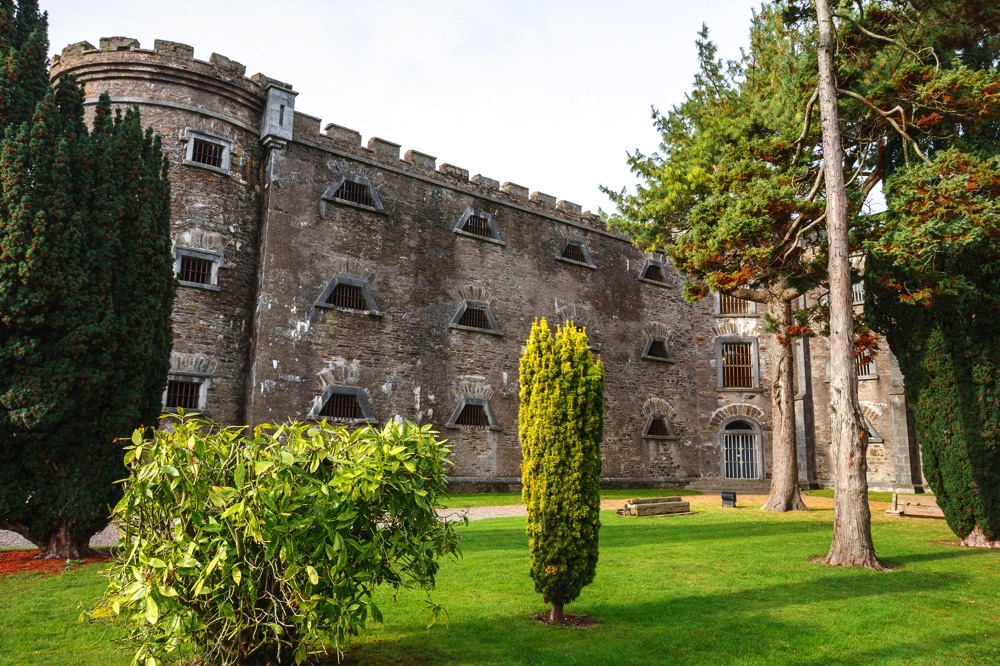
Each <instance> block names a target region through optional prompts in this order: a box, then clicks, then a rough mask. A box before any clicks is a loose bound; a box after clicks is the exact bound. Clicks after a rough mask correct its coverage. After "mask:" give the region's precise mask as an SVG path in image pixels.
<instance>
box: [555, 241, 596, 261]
mask: <svg viewBox="0 0 1000 666" xmlns="http://www.w3.org/2000/svg"><path fill="white" fill-rule="evenodd" d="M556 257H557V258H558V259H561V260H562V261H568V262H570V263H574V264H581V265H584V266H587V267H589V268H596V266H595V265H594V258H593V257H592V256H591V254H590V248H588V247H587V241H586V240H584V239H583V238H576V237H570V238H565V239H563V244H562V249H560V250H559V254H558V255H556Z"/></svg>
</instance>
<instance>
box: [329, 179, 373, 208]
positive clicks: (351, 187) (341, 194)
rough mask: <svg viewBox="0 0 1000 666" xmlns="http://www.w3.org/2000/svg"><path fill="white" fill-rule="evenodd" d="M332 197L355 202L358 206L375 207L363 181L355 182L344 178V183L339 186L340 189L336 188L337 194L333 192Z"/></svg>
mask: <svg viewBox="0 0 1000 666" xmlns="http://www.w3.org/2000/svg"><path fill="white" fill-rule="evenodd" d="M334 197H335V198H337V199H340V200H342V201H350V202H351V203H355V204H358V205H360V206H368V207H369V208H374V207H375V200H374V199H372V195H371V192H370V191H369V190H368V186H367V185H365V184H363V183H355V182H354V181H351V180H345V181H344V184H343V185H341V186H340V189H339V190H337V194H335V195H334Z"/></svg>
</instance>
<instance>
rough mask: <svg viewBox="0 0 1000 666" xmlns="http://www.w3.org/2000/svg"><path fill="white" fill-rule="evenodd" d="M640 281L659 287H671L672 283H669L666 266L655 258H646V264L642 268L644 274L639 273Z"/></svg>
mask: <svg viewBox="0 0 1000 666" xmlns="http://www.w3.org/2000/svg"><path fill="white" fill-rule="evenodd" d="M639 281H640V282H648V283H649V284H655V285H656V286H658V287H669V286H670V283H669V282H667V270H666V266H665V265H664V264H663V262H662V261H660V260H659V259H654V258H653V257H646V263H645V264H644V265H643V267H642V272H641V273H639Z"/></svg>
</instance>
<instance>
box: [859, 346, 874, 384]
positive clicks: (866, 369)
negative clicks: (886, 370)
mask: <svg viewBox="0 0 1000 666" xmlns="http://www.w3.org/2000/svg"><path fill="white" fill-rule="evenodd" d="M854 360H855V363H857V368H858V378H859V379H871V378H873V377H878V368H877V367H875V357H874V356H872V353H871V352H869V351H864V352H861V353H860V354H857V355H855V357H854Z"/></svg>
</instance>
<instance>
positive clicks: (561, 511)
mask: <svg viewBox="0 0 1000 666" xmlns="http://www.w3.org/2000/svg"><path fill="white" fill-rule="evenodd" d="M520 381H521V392H520V402H521V404H520V411H519V414H518V435H519V436H520V439H521V452H522V456H523V459H524V462H523V464H522V478H521V480H522V485H523V490H522V496H523V498H524V503H525V506H526V507H527V510H528V525H527V533H528V548H529V550H530V553H531V577H532V578H533V579H534V581H535V591H537V592H540V593H541V594H542V595H543V596H544V599H545V601H546V603H549V602H551V603H552V606H553V619H561V615H562V607H563V605H564V604H567V603H570V602H572V601H573V600H574V599H576V598H577V597H578V596H579V595H580V591H581V590H582V589H583V588H584V587H585V586H586V585H588V584H590V583H591V582H592V581H593V580H594V575H595V573H596V570H597V555H598V531H599V530H600V527H601V522H600V509H601V498H600V486H601V440H602V439H603V437H604V364H603V363H602V362H601V360H600V359H599V358H598V359H597V360H594V359H593V357H592V356H591V353H590V349H589V346H588V341H587V334H586V331H585V330H583V329H580V328H577V327H576V326H574V325H573V324H572V323H570V324H568V325H567V326H565V327H562V328H558V329H557V330H556V334H555V335H554V336H553V334H552V331H551V330H550V329H549V326H548V323H547V322H546V321H545V319H541V320H537V321H535V322H534V324H533V325H532V328H531V334H530V337H529V338H528V342H527V345H526V347H525V351H524V354H523V355H522V356H521V365H520Z"/></svg>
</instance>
